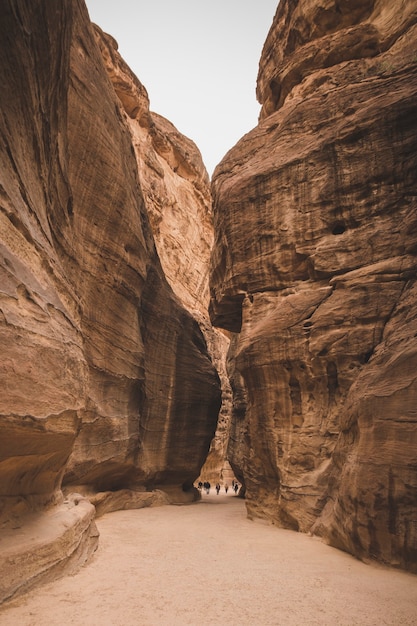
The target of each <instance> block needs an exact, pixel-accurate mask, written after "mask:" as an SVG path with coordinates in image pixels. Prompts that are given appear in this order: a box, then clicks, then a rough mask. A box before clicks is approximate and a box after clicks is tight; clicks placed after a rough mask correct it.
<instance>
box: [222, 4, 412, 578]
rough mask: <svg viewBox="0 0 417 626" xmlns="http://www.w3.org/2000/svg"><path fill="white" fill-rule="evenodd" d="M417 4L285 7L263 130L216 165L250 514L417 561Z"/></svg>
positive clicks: (273, 37) (263, 72)
mask: <svg viewBox="0 0 417 626" xmlns="http://www.w3.org/2000/svg"><path fill="white" fill-rule="evenodd" d="M416 49H417V7H416V5H415V2H413V1H412V0H408V1H404V2H400V1H399V0H398V1H394V2H391V1H388V0H366V1H363V0H361V1H360V2H359V1H348V0H344V1H343V2H341V1H338V2H336V1H334V0H300V1H299V2H293V1H291V0H281V2H280V3H279V6H278V10H277V13H276V15H275V19H274V23H273V25H272V28H271V30H270V33H269V35H268V38H267V40H266V43H265V46H264V50H263V54H262V58H261V62H260V71H259V76H258V89H257V93H258V98H259V100H260V102H261V104H262V111H261V116H260V122H259V125H258V126H257V127H256V128H255V129H254V130H253V131H251V132H250V133H248V134H247V135H245V137H243V138H242V139H241V141H240V142H239V143H238V144H237V145H236V146H235V147H234V148H233V149H232V150H231V151H230V152H229V153H228V154H227V155H226V157H225V158H224V160H223V161H222V163H221V164H220V165H219V166H218V167H217V168H216V170H215V173H214V179H213V193H214V203H215V206H214V209H215V232H216V238H215V244H214V249H213V254H212V270H211V304H210V311H211V317H212V320H213V322H214V323H215V324H216V325H219V326H221V327H223V328H226V329H228V330H229V331H232V332H234V333H239V334H238V336H237V337H236V339H234V341H233V355H232V356H233V358H232V361H233V367H232V370H233V388H234V390H235V410H234V425H233V427H232V440H231V445H230V456H231V459H230V460H231V463H232V466H234V467H235V468H236V469H235V471H236V473H237V475H241V476H242V477H243V479H244V481H245V485H246V498H247V506H248V511H249V514H250V515H251V516H258V517H264V518H267V519H269V520H271V521H272V522H273V523H277V524H279V525H282V526H285V527H288V528H293V529H297V530H300V531H304V532H307V531H312V532H314V533H317V534H319V535H321V536H323V537H324V538H326V540H328V541H329V542H330V543H332V544H333V545H335V546H338V547H340V548H342V549H344V550H347V551H349V552H351V553H353V554H355V555H356V556H358V557H360V558H373V559H377V560H379V561H382V562H385V563H389V564H391V565H395V566H400V567H403V568H406V569H409V570H411V571H417V570H416V563H417V518H416V511H417V455H416V450H417V424H416V420H417V415H416V408H415V407H416V400H417V386H416V382H417V380H416V379H417V374H416V371H417V370H416V358H417V342H416V338H415V335H416V324H417V319H416V310H417V309H416V295H415V293H416V282H415V276H416V267H417V263H416V252H417V249H416V229H417V205H416V189H417V56H416Z"/></svg>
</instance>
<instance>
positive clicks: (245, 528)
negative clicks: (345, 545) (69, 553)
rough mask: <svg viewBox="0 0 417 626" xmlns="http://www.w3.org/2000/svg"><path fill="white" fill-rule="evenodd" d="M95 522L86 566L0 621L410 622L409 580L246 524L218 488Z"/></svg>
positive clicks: (373, 625)
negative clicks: (95, 541) (189, 500)
mask: <svg viewBox="0 0 417 626" xmlns="http://www.w3.org/2000/svg"><path fill="white" fill-rule="evenodd" d="M97 525H98V527H99V530H100V534H101V537H100V546H99V549H98V550H97V552H96V554H95V555H94V558H93V560H92V561H91V562H90V563H89V564H88V565H87V566H86V567H84V568H83V569H82V570H81V571H80V572H79V573H78V574H76V575H74V576H70V577H67V578H63V579H61V580H57V581H55V582H53V583H50V584H48V585H45V586H44V587H42V588H40V589H37V590H34V591H32V592H31V593H29V594H27V595H26V596H24V597H22V598H20V599H17V600H15V601H14V602H12V603H10V604H9V605H7V606H6V607H4V608H2V609H0V625H1V626H41V625H42V626H43V625H46V626H67V625H69V624H77V625H78V626H177V625H178V626H185V625H187V624H190V625H192V626H214V625H215V626H269V625H274V626H275V625H279V626H313V625H320V626H327V625H329V626H330V625H331V626H356V625H358V626H383V625H389V626H400V625H407V626H416V625H417V576H413V575H410V574H406V573H404V572H399V571H395V570H389V569H386V568H382V567H374V566H370V565H365V564H364V563H361V562H359V561H356V560H355V559H354V558H352V557H351V556H349V555H347V554H345V553H343V552H340V551H338V550H335V549H333V548H330V547H328V546H326V545H324V544H323V543H322V542H321V541H320V540H318V539H316V538H312V537H308V536H307V535H302V534H298V533H294V532H291V531H286V530H281V529H278V528H276V527H272V526H269V525H266V524H264V523H261V522H251V521H249V520H248V519H247V518H246V512H245V507H244V502H243V501H242V500H240V499H239V498H237V497H235V496H234V495H230V492H229V494H228V495H227V496H226V495H225V494H220V495H219V496H217V495H216V494H215V493H212V494H210V495H209V496H206V495H204V496H203V500H202V501H201V502H199V503H197V504H193V505H188V506H180V507H176V506H163V507H158V508H153V509H141V510H135V511H118V512H116V513H110V514H108V515H106V516H104V517H102V518H101V519H99V520H98V524H97Z"/></svg>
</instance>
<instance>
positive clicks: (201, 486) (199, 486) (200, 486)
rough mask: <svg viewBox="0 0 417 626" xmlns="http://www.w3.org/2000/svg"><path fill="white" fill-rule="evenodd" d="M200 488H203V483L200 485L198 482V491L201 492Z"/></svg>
mask: <svg viewBox="0 0 417 626" xmlns="http://www.w3.org/2000/svg"><path fill="white" fill-rule="evenodd" d="M202 488H203V483H202V482H201V480H200V482H199V483H198V489H199V490H200V491H201V490H202Z"/></svg>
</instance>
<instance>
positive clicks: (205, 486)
mask: <svg viewBox="0 0 417 626" xmlns="http://www.w3.org/2000/svg"><path fill="white" fill-rule="evenodd" d="M197 487H198V489H199V490H200V491H203V489H204V491H205V492H206V494H207V495H209V493H210V489H211V484H210V483H209V482H208V481H204V482H202V481H201V480H200V482H199V483H198V485H197ZM223 487H224V490H225V492H226V494H227V492H228V491H229V485H228V484H227V483H225V484H224V486H223ZM220 489H221V485H220V483H219V482H217V483H216V493H217V495H219V493H220ZM232 491H233V492H234V493H235V494H237V492H238V491H239V483H238V482H237V480H232Z"/></svg>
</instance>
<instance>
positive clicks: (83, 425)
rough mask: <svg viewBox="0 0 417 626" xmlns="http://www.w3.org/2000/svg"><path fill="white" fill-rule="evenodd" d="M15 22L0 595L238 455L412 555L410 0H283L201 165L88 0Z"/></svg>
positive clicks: (310, 526)
mask: <svg viewBox="0 0 417 626" xmlns="http://www.w3.org/2000/svg"><path fill="white" fill-rule="evenodd" d="M0 16H1V19H0V36H1V46H2V53H3V54H2V57H1V59H0V77H1V83H2V91H1V95H0V111H1V122H0V132H1V146H0V220H1V226H0V272H1V282H0V310H1V315H0V337H1V347H2V357H3V358H2V362H1V366H0V367H1V375H0V379H1V390H2V391H1V395H0V416H1V438H0V542H1V545H2V551H1V558H0V574H1V575H0V602H1V601H4V600H7V599H9V598H11V597H14V596H16V595H18V594H20V593H23V592H24V591H26V590H28V589H30V588H31V587H33V586H35V585H37V584H39V583H41V582H45V581H48V580H51V579H53V578H56V577H57V576H59V575H62V574H63V573H70V572H73V571H75V570H76V569H78V568H79V567H80V566H81V565H82V564H83V563H85V562H87V561H88V559H89V558H90V556H91V554H92V553H93V551H94V550H95V549H96V547H97V542H98V541H99V538H98V532H97V528H96V525H95V521H94V518H95V516H96V515H101V514H103V513H105V512H109V511H112V510H116V509H123V508H141V507H148V506H158V505H160V504H185V503H191V502H193V501H194V500H195V499H196V498H198V496H199V494H198V492H197V490H196V489H195V488H194V486H193V484H194V482H195V481H196V479H197V478H198V477H199V475H200V473H201V471H202V468H203V467H206V471H208V472H211V473H212V474H213V475H215V474H216V472H220V471H221V468H222V466H223V464H224V462H225V460H226V457H227V459H228V461H229V462H230V464H231V466H232V468H233V471H234V473H235V475H236V477H237V478H238V479H239V481H240V482H241V484H242V494H243V493H244V495H245V504H246V508H247V512H248V515H249V517H251V518H260V519H265V520H267V521H269V522H270V523H272V524H275V525H278V526H281V527H283V528H287V529H292V530H296V531H301V532H303V533H310V534H313V535H317V536H319V537H321V538H322V539H323V540H324V541H325V542H327V543H329V544H330V545H332V546H335V547H337V548H340V549H342V550H344V551H346V552H349V553H351V554H353V555H354V556H356V557H358V558H360V559H363V560H376V561H378V562H379V563H384V564H386V565H389V566H394V567H399V568H402V569H405V570H408V571H410V572H414V573H417V456H416V450H417V424H416V422H417V415H416V399H417V387H416V378H417V374H416V361H417V340H416V336H417V319H416V297H417V295H416V292H417V285H416V280H415V279H416V253H417V248H416V233H417V211H416V208H417V207H416V198H417V192H416V189H417V56H416V50H417V8H416V7H415V3H414V2H413V1H412V0H404V1H403V0H401V1H400V0H396V1H395V2H389V1H388V0H366V1H364V0H361V1H359V0H343V1H336V0H302V1H299V2H295V1H294V0H281V2H280V3H279V5H278V9H277V12H276V15H275V18H274V21H273V24H272V26H271V30H270V32H269V34H268V37H267V39H266V42H265V46H264V49H263V52H262V56H261V59H260V65H259V75H258V82H257V97H258V100H259V102H260V104H261V107H262V108H261V113H260V119H259V124H258V125H257V127H256V128H254V129H253V130H252V131H250V132H249V133H248V134H247V135H245V136H244V137H243V138H242V139H241V140H240V141H239V142H238V143H237V144H236V146H234V147H232V148H231V150H230V151H229V152H228V154H227V155H226V156H225V157H224V159H223V160H222V162H221V163H220V164H219V165H218V166H217V168H216V170H215V172H214V175H213V180H212V182H211V184H210V181H209V178H208V175H207V172H206V170H205V168H204V164H203V162H202V159H201V155H200V153H199V150H198V148H197V147H196V146H195V145H194V143H193V142H192V141H191V140H189V139H188V138H186V137H184V136H183V135H181V133H179V132H178V131H177V129H176V128H175V127H174V126H173V125H172V124H171V123H170V122H169V121H168V120H166V119H164V118H163V117H162V116H160V115H158V114H157V113H154V112H152V111H151V110H150V106H149V98H148V94H147V92H146V88H145V86H143V85H142V83H141V82H140V80H139V79H138V78H137V77H136V76H135V75H134V74H133V72H132V71H131V70H130V68H129V67H128V66H127V65H126V63H125V62H124V61H123V59H122V57H121V56H120V54H119V52H118V46H117V42H116V41H115V40H114V39H113V38H112V37H111V35H107V34H105V33H103V32H102V31H101V29H100V28H99V27H98V26H95V25H92V24H91V22H90V20H89V16H88V12H87V9H86V7H85V4H84V2H83V0H71V1H68V2H66V3H64V4H63V5H62V6H60V7H59V9H56V8H54V9H53V10H52V8H51V6H49V5H48V3H46V2H44V0H32V1H31V2H29V0H21V1H20V2H19V3H15V2H13V1H12V0H6V1H5V2H3V4H2V7H1V9H0ZM203 471H204V470H203ZM29 555H30V558H28V556H29Z"/></svg>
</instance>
